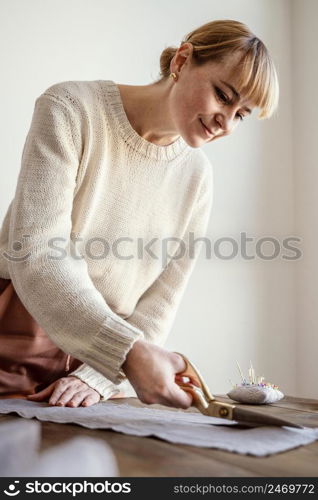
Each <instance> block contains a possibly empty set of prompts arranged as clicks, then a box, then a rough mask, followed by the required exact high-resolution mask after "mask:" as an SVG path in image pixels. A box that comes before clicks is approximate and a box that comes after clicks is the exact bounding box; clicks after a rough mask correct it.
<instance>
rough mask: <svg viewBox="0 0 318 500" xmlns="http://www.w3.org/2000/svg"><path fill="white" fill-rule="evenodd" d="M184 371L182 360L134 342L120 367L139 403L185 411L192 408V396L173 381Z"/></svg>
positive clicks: (167, 352)
mask: <svg viewBox="0 0 318 500" xmlns="http://www.w3.org/2000/svg"><path fill="white" fill-rule="evenodd" d="M185 368H186V363H185V361H184V359H183V358H182V356H180V355H179V354H176V353H174V352H170V351H167V350H166V349H163V348H162V347H159V346H156V345H154V344H150V343H148V342H146V341H144V340H137V341H136V342H134V344H133V347H132V348H131V349H130V351H129V352H128V354H127V356H126V360H125V362H124V363H123V365H122V369H123V371H124V373H125V375H126V376H127V378H128V380H129V382H130V383H131V385H132V386H133V388H134V389H135V391H136V394H137V396H138V398H139V399H140V401H142V402H143V403H146V404H153V403H158V404H162V405H165V406H173V407H175V408H184V409H186V408H189V406H191V404H192V396H191V395H190V394H189V393H188V392H185V391H184V390H183V389H181V388H180V387H179V386H178V384H176V383H175V379H176V375H177V374H178V373H180V372H182V371H183V370H185Z"/></svg>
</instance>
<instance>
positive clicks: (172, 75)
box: [169, 73, 177, 81]
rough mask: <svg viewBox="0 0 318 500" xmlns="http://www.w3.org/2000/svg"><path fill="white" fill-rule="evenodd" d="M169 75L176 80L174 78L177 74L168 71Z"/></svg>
mask: <svg viewBox="0 0 318 500" xmlns="http://www.w3.org/2000/svg"><path fill="white" fill-rule="evenodd" d="M169 76H171V77H172V78H173V79H174V81H176V79H177V75H176V74H175V73H170V75H169Z"/></svg>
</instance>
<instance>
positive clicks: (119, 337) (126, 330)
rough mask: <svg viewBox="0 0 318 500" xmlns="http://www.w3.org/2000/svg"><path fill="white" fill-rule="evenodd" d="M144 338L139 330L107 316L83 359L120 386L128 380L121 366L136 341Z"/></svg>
mask: <svg viewBox="0 0 318 500" xmlns="http://www.w3.org/2000/svg"><path fill="white" fill-rule="evenodd" d="M143 338H144V334H143V332H142V331H141V330H139V329H138V328H136V327H134V326H132V325H129V326H127V323H126V322H125V321H124V320H121V319H120V318H119V319H117V318H114V317H111V316H107V318H106V319H105V320H104V321H103V323H102V325H101V327H100V329H99V332H98V333H97V335H96V336H95V337H94V338H93V339H92V341H91V344H90V346H88V347H87V349H85V352H83V354H84V356H82V358H84V359H85V363H87V364H88V365H90V366H92V367H93V368H94V369H95V370H97V371H98V372H100V373H101V374H103V375H104V377H106V378H107V379H109V380H111V381H112V382H113V383H114V384H120V382H122V381H123V380H125V379H126V375H125V374H124V372H123V371H122V370H121V366H122V364H123V363H124V362H125V360H126V356H127V354H128V352H129V351H130V349H131V348H132V346H133V344H134V343H135V342H136V340H141V339H143ZM80 359H81V358H80Z"/></svg>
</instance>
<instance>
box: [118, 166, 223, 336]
mask: <svg viewBox="0 0 318 500" xmlns="http://www.w3.org/2000/svg"><path fill="white" fill-rule="evenodd" d="M207 162H208V165H205V166H206V169H205V175H204V176H203V181H202V183H201V186H202V188H201V195H200V196H199V197H198V199H197V202H196V204H195V205H194V207H193V211H192V216H191V218H190V220H189V223H188V225H187V228H186V230H185V233H184V235H183V238H182V241H183V242H184V245H181V247H180V248H183V251H182V252H181V250H180V252H179V253H178V251H176V253H175V254H174V256H173V258H172V259H171V260H170V261H169V262H168V264H167V266H166V267H165V268H164V269H163V271H162V272H161V274H160V275H159V277H158V278H157V279H156V280H155V281H154V283H153V284H152V285H151V286H150V287H149V288H148V289H147V290H146V291H145V292H144V294H143V295H142V296H141V297H140V299H139V301H138V302H137V304H136V307H135V309H134V312H133V313H132V314H131V315H130V316H129V317H128V318H126V321H128V322H129V323H130V324H131V325H133V326H135V327H137V328H140V329H142V331H143V332H144V339H145V340H147V341H148V342H151V343H154V344H157V345H161V346H162V345H164V343H165V341H166V339H167V337H168V335H169V333H170V330H171V328H172V325H173V322H174V319H175V316H176V313H177V310H178V307H179V304H180V302H181V299H182V297H183V294H184V292H185V289H186V286H187V283H188V281H189V278H190V276H191V274H192V271H193V269H194V267H195V264H196V262H197V259H198V256H199V254H200V251H201V249H202V245H203V242H204V241H203V240H204V237H205V236H206V231H207V226H208V222H209V218H210V213H211V208H212V202H213V170H212V165H211V164H210V162H209V161H208V160H207ZM191 233H192V234H193V239H191V238H190V235H191ZM191 240H192V241H195V240H197V243H195V244H192V243H191ZM189 242H190V243H189ZM179 254H180V256H179V257H178V255H179Z"/></svg>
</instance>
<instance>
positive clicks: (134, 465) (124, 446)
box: [0, 396, 318, 477]
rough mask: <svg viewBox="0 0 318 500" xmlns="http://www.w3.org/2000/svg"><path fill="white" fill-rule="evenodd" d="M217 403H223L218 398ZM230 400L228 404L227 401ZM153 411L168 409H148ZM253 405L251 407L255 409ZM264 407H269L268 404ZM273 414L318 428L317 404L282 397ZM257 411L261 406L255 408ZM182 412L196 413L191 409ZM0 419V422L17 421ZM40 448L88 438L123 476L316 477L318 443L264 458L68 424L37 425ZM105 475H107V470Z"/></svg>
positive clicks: (119, 401) (136, 402)
mask: <svg viewBox="0 0 318 500" xmlns="http://www.w3.org/2000/svg"><path fill="white" fill-rule="evenodd" d="M218 399H222V398H221V396H218ZM227 401H228V400H227ZM113 402H115V403H116V404H122V403H129V404H131V405H134V406H138V407H142V406H145V405H143V404H142V403H141V402H140V401H139V400H137V399H135V398H126V399H117V400H116V399H114V400H113ZM151 406H152V407H154V408H165V409H169V410H171V411H174V410H173V409H171V408H167V407H162V406H160V405H151ZM256 408H257V407H255V406H253V409H256ZM267 408H268V406H267ZM271 408H272V410H271V411H272V412H273V414H275V415H279V416H282V417H283V416H284V417H288V418H290V419H292V420H293V421H295V422H296V423H300V424H302V425H306V426H308V427H318V400H313V399H300V398H293V397H285V398H284V400H282V401H279V402H278V403H277V404H275V405H271ZM258 409H260V407H258ZM186 411H194V412H196V411H197V410H196V409H195V408H190V409H189V410H186ZM18 418H21V417H18V416H15V415H0V425H1V422H2V421H4V420H8V419H18ZM41 426H42V445H41V450H40V451H43V450H47V449H48V448H50V447H51V446H55V445H57V444H58V443H62V442H65V441H67V440H68V439H71V438H73V437H75V436H92V437H96V438H99V439H102V440H105V442H106V443H108V444H109V445H110V446H111V448H112V449H113V452H114V454H115V456H116V459H117V463H118V468H119V472H120V476H123V477H147V476H150V477H155V476H160V477H213V476H214V477H284V476H285V477H301V476H302V477H304V476H307V477H317V476H318V441H316V442H314V443H312V444H310V445H306V446H301V447H299V448H296V449H293V450H290V451H287V452H284V453H278V454H276V455H272V456H269V457H265V458H257V457H252V456H247V455H239V454H236V453H231V452H225V451H220V450H216V449H207V448H199V447H194V446H185V445H179V444H178V445H176V444H170V443H167V442H165V441H162V440H160V439H157V438H152V437H135V436H127V435H124V434H120V433H118V432H114V431H108V430H91V429H85V428H84V427H81V426H78V425H73V424H72V425H71V424H55V423H51V422H41ZM105 475H106V476H107V473H106V471H105Z"/></svg>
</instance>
